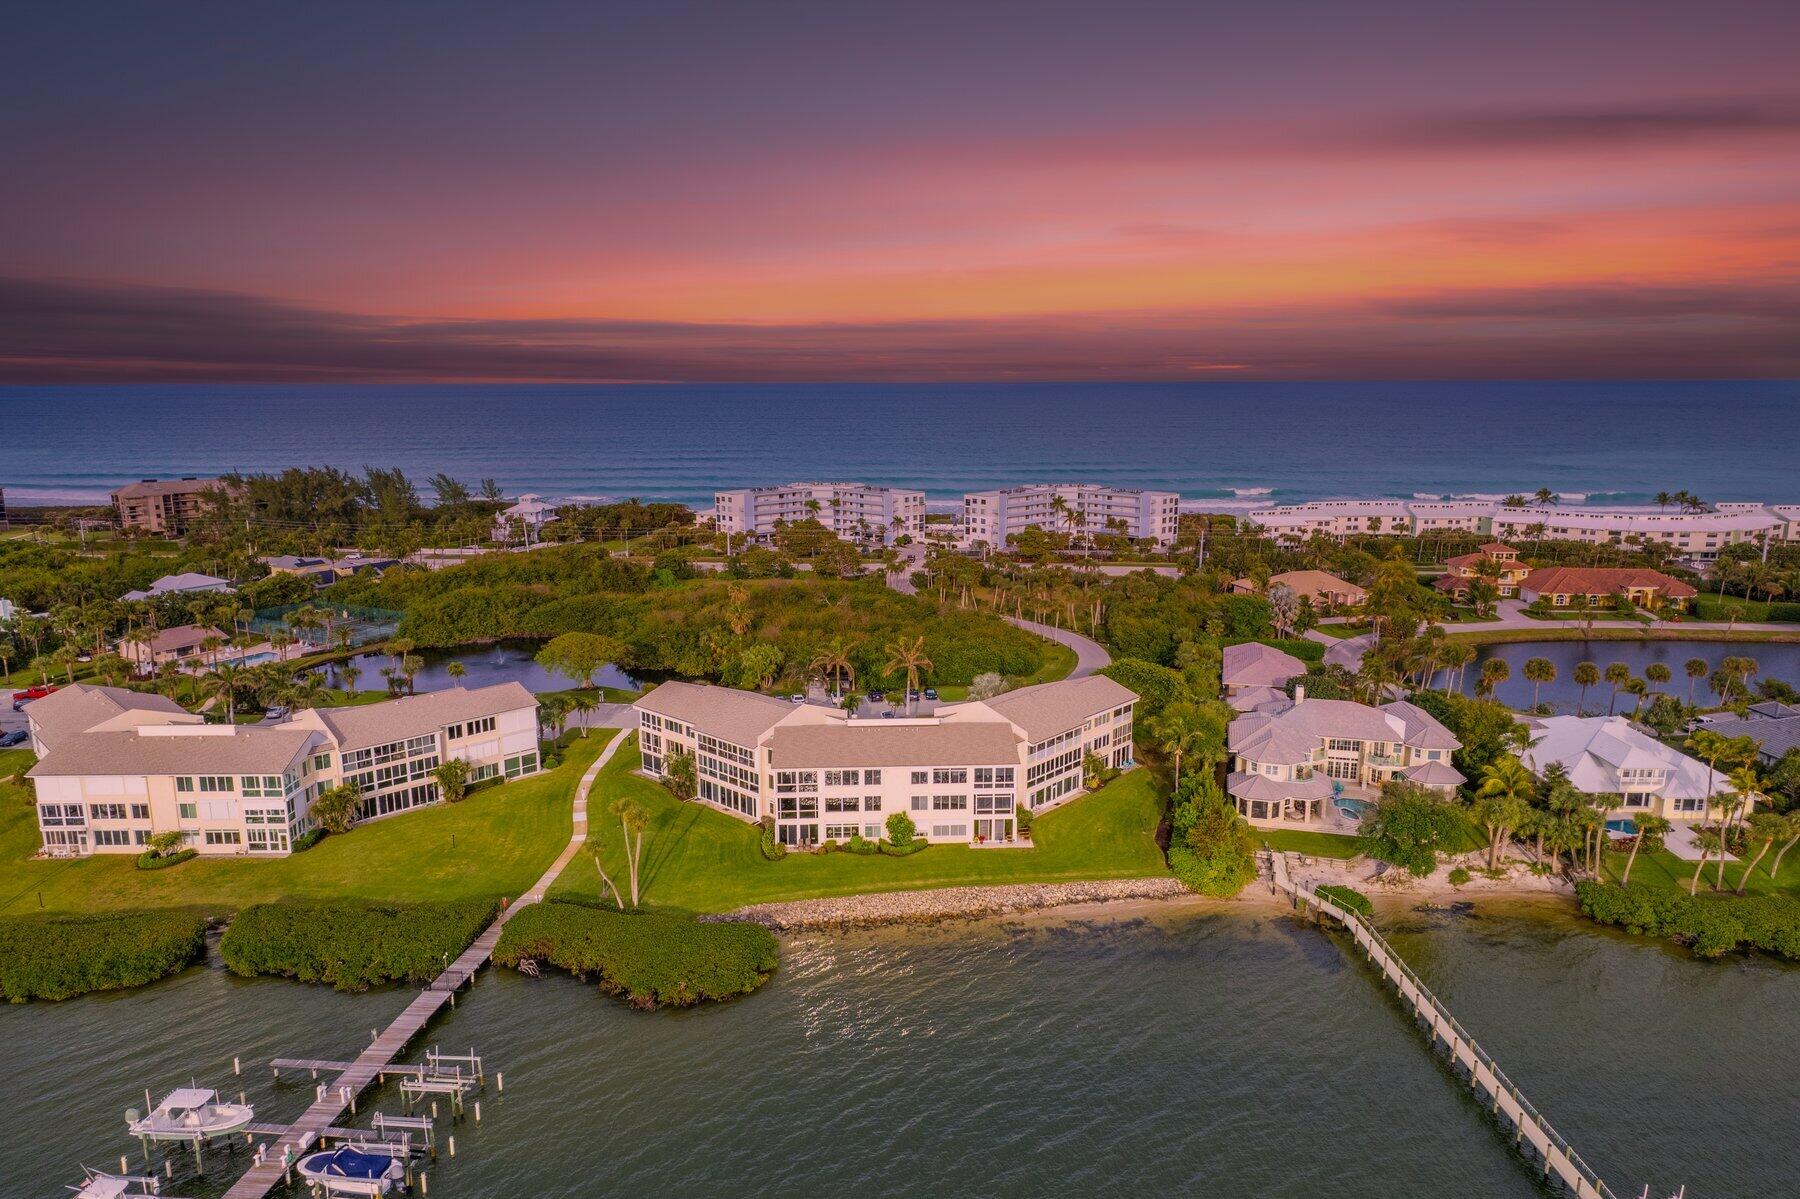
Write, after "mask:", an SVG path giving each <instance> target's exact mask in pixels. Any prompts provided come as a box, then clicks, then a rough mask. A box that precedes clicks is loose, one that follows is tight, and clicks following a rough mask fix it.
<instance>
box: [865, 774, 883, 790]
mask: <svg viewBox="0 0 1800 1199" xmlns="http://www.w3.org/2000/svg"><path fill="white" fill-rule="evenodd" d="M880 785H881V771H879V770H865V771H863V786H865V787H879V786H880Z"/></svg>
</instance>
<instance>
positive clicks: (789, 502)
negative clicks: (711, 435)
mask: <svg viewBox="0 0 1800 1199" xmlns="http://www.w3.org/2000/svg"><path fill="white" fill-rule="evenodd" d="M803 520H816V521H818V522H819V523H820V524H822V525H824V526H825V527H826V528H827V529H830V530H831V531H832V532H833V533H835V534H836V535H837V536H839V537H841V538H844V539H845V540H863V541H881V542H888V541H892V540H893V539H894V538H896V537H898V536H900V535H901V534H903V533H904V534H906V535H907V536H910V537H918V536H920V535H921V534H922V533H924V531H925V493H924V492H923V491H906V490H903V489H901V488H898V487H873V486H870V485H869V484H867V483H788V484H786V485H784V486H779V487H741V488H738V489H737V490H735V491H719V492H715V493H713V522H714V524H715V525H716V527H717V528H718V530H719V531H720V532H721V533H730V534H736V535H742V534H749V535H751V536H755V537H767V536H769V534H771V533H773V532H774V531H775V526H776V524H777V523H781V524H790V525H791V524H797V523H799V522H800V521H803Z"/></svg>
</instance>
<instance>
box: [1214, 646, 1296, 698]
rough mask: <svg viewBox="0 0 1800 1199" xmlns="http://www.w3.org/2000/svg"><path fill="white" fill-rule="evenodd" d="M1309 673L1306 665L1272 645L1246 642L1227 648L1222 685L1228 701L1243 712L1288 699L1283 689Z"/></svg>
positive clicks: (1220, 669)
mask: <svg viewBox="0 0 1800 1199" xmlns="http://www.w3.org/2000/svg"><path fill="white" fill-rule="evenodd" d="M1305 673H1306V663H1304V662H1302V661H1301V660H1300V659H1298V658H1296V657H1294V655H1292V654H1289V653H1283V652H1282V651H1281V650H1278V649H1276V648H1275V647H1274V646H1272V645H1264V644H1262V643H1261V642H1259V641H1246V642H1244V643H1243V644H1242V645H1228V646H1226V647H1225V651H1224V655H1223V661H1222V662H1221V663H1220V667H1219V683H1220V686H1221V687H1222V688H1223V690H1224V693H1225V701H1226V702H1227V703H1229V704H1230V705H1231V706H1232V707H1233V708H1236V709H1237V710H1238V711H1240V712H1248V711H1250V709H1252V708H1254V707H1257V706H1258V705H1260V704H1265V703H1270V702H1273V701H1276V700H1285V699H1286V698H1287V696H1286V695H1285V694H1284V693H1283V691H1282V689H1283V688H1284V687H1286V686H1287V685H1288V683H1289V682H1291V681H1293V680H1294V679H1297V678H1299V677H1300V676H1301V675H1303V674H1305Z"/></svg>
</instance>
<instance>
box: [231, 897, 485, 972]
mask: <svg viewBox="0 0 1800 1199" xmlns="http://www.w3.org/2000/svg"><path fill="white" fill-rule="evenodd" d="M499 913H500V901H499V900H498V899H464V900H456V901H452V902H447V903H411V904H399V903H365V902H360V901H354V900H345V901H341V902H322V903H297V902H288V901H282V902H278V903H260V904H256V905H254V906H252V907H248V908H245V909H244V910H243V911H241V912H239V913H238V914H237V917H236V918H235V919H233V920H232V922H231V927H230V928H228V929H227V930H226V931H225V937H224V939H223V940H222V941H220V943H219V954H220V956H221V957H223V958H224V959H225V965H226V966H227V967H229V968H230V970H231V971H232V973H234V974H242V975H246V976H251V975H258V974H275V975H281V976H283V977H286V978H297V979H299V980H300V981H302V982H309V983H310V982H325V983H330V984H331V985H332V986H334V987H336V988H337V989H338V990H340V991H363V990H367V989H368V988H369V987H371V986H374V985H376V984H378V983H388V982H409V983H423V982H428V981H430V980H431V979H433V978H435V977H436V976H437V975H438V973H439V972H441V971H442V970H443V969H444V962H445V958H446V957H450V958H454V957H456V955H457V954H459V953H461V952H462V951H463V950H465V949H467V948H468V947H469V943H470V942H471V941H473V940H474V939H475V938H476V936H477V935H478V934H479V933H480V932H481V930H482V929H484V928H486V927H487V926H488V925H489V924H490V923H492V922H493V919H494V917H495V916H497V915H499Z"/></svg>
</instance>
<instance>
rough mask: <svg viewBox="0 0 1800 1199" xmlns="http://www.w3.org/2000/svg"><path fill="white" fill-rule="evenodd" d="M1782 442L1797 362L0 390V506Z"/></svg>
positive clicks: (910, 482) (1709, 451)
mask: <svg viewBox="0 0 1800 1199" xmlns="http://www.w3.org/2000/svg"><path fill="white" fill-rule="evenodd" d="M1622 431H1623V432H1622ZM1622 439H1623V440H1622ZM1796 443H1800V382H1795V381H1783V382H1730V383H1726V382H1718V383H1707V382H1638V383H1554V382H1550V383H1545V382H1533V383H1469V382H1456V383H1194V384H1173V383H1171V384H1151V383H1144V384H1112V383H1105V384H1102V383H1074V384H1070V383H1063V384H1023V383H1021V384H940V385H885V386H884V385H871V384H804V385H800V384H768V385H681V386H612V387H591V386H587V387H583V386H549V385H489V386H385V387H381V386H328V385H317V386H223V385H214V386H202V385H193V384H183V385H180V386H138V387H4V388H0V487H4V488H5V489H6V493H7V497H8V499H9V500H10V501H11V502H12V503H14V504H28V503H32V502H42V501H45V500H68V499H71V498H84V499H101V500H103V499H104V498H105V496H106V493H107V492H108V491H109V490H111V489H112V488H114V487H117V486H119V485H120V484H122V483H126V482H129V481H131V480H134V479H138V478H142V477H146V476H165V477H166V476H171V475H194V474H198V475H207V474H215V473H218V472H221V471H228V470H244V471H251V470H268V469H274V468H279V467H285V466H293V465H302V464H312V463H331V464H335V465H339V466H343V467H347V468H351V469H359V468H361V467H362V466H363V465H364V464H366V463H371V462H373V463H375V464H377V465H383V466H389V465H392V466H400V467H404V468H406V469H407V470H408V471H409V472H410V473H411V474H412V475H413V477H414V478H415V479H418V480H420V481H421V482H422V481H423V480H424V479H425V478H426V477H428V476H429V475H431V474H433V473H435V472H437V471H440V470H442V471H448V472H449V473H450V474H452V475H455V476H457V477H459V478H462V479H466V480H474V479H479V478H484V477H491V478H495V479H498V480H499V481H500V483H501V484H503V485H504V486H505V487H506V489H507V490H508V491H509V492H512V493H517V492H519V491H526V490H535V491H540V492H543V493H546V494H548V495H551V496H555V497H569V496H593V497H614V498H617V497H625V496H640V497H643V498H645V499H666V500H677V501H681V502H684V503H689V504H705V503H710V502H711V499H712V493H713V489H714V488H715V487H719V486H743V485H746V484H757V483H769V482H786V481H789V480H792V479H797V478H807V479H813V478H847V479H858V480H864V481H868V482H874V483H887V484H893V485H897V486H906V487H916V488H922V489H923V490H925V491H926V492H927V494H928V496H929V497H930V499H931V501H932V502H933V503H935V504H939V505H941V504H944V503H946V502H948V501H950V500H952V499H955V498H958V497H960V495H961V493H962V492H963V491H965V490H969V489H974V488H983V487H992V486H999V485H1004V484H1009V483H1020V482H1029V481H1043V480H1045V479H1080V480H1094V481H1098V482H1107V483H1114V484H1119V485H1123V486H1139V487H1155V488H1163V489H1172V490H1176V491H1180V492H1181V493H1183V495H1185V496H1187V497H1188V498H1190V499H1195V500H1200V499H1204V500H1208V501H1211V502H1212V504H1213V506H1215V507H1218V508H1221V509H1230V508H1232V507H1233V506H1236V507H1239V508H1247V507H1251V506H1256V505H1261V504H1266V503H1269V502H1280V501H1287V500H1297V499H1307V498H1317V497H1321V496H1342V495H1358V496H1390V497H1398V498H1402V499H1405V498H1411V497H1413V496H1415V495H1425V496H1439V495H1451V494H1472V495H1491V496H1495V497H1498V496H1500V495H1503V494H1505V493H1508V492H1514V491H1523V492H1531V491H1535V490H1537V489H1538V488H1539V487H1550V488H1552V489H1554V490H1557V491H1560V492H1565V493H1569V494H1571V495H1587V496H1589V497H1590V498H1591V499H1593V500H1610V501H1619V502H1631V501H1636V502H1648V501H1649V500H1650V498H1651V497H1652V496H1653V495H1654V494H1655V493H1656V492H1657V491H1667V490H1673V489H1677V488H1684V487H1685V488H1687V489H1689V490H1691V491H1694V492H1696V493H1698V494H1700V495H1702V496H1705V497H1706V498H1709V499H1749V500H1765V501H1776V500H1788V501H1800V472H1796V471H1795V470H1794V463H1793V446H1794V445H1795V444H1796ZM1626 445H1628V446H1629V452H1628V453H1627V452H1622V448H1623V447H1624V446H1626Z"/></svg>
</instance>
